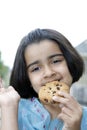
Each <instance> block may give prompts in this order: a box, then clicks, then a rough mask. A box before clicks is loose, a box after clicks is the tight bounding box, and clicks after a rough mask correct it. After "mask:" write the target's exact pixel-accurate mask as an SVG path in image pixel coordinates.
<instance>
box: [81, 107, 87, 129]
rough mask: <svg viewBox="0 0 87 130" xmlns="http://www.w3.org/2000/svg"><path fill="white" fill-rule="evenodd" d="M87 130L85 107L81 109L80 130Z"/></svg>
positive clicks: (86, 108)
mask: <svg viewBox="0 0 87 130" xmlns="http://www.w3.org/2000/svg"><path fill="white" fill-rule="evenodd" d="M86 129H87V107H83V115H82V123H81V130H86Z"/></svg>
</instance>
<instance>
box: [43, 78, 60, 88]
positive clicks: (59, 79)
mask: <svg viewBox="0 0 87 130" xmlns="http://www.w3.org/2000/svg"><path fill="white" fill-rule="evenodd" d="M53 81H60V79H52V80H48V81H46V82H44V83H43V84H42V86H44V85H45V84H47V83H50V82H53Z"/></svg>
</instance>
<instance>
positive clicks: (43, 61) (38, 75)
mask: <svg viewBox="0 0 87 130" xmlns="http://www.w3.org/2000/svg"><path fill="white" fill-rule="evenodd" d="M83 71H84V63H83V60H82V58H81V57H80V55H79V54H78V53H77V51H76V50H75V49H74V48H73V46H72V45H71V43H70V42H69V41H68V40H67V39H66V38H65V37H64V36H63V35H62V34H60V33H59V32H57V31H55V30H52V29H36V30H34V31H32V32H30V33H29V34H28V35H27V36H25V37H24V38H23V39H22V41H21V43H20V45H19V47H18V50H17V53H16V57H15V61H14V66H13V69H12V73H11V78H10V87H8V89H4V88H3V87H2V88H1V89H0V106H1V110H2V111H1V114H2V125H1V130H86V129H87V108H86V107H82V106H81V105H80V104H79V103H78V102H77V101H76V100H75V99H74V97H72V96H71V95H70V94H67V93H64V92H60V93H58V94H59V95H60V96H62V97H59V96H54V97H53V100H54V101H56V102H59V104H58V105H44V104H42V103H41V102H40V101H39V99H38V93H39V90H40V88H41V87H42V86H43V85H45V84H46V83H48V82H51V81H54V80H58V81H60V82H64V83H66V84H67V85H68V86H69V87H71V85H72V84H73V83H74V82H76V81H78V80H79V78H80V77H81V76H82V74H83Z"/></svg>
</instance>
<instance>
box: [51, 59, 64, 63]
mask: <svg viewBox="0 0 87 130" xmlns="http://www.w3.org/2000/svg"><path fill="white" fill-rule="evenodd" d="M61 61H62V60H60V59H54V60H53V61H52V63H53V64H57V63H59V62H61Z"/></svg>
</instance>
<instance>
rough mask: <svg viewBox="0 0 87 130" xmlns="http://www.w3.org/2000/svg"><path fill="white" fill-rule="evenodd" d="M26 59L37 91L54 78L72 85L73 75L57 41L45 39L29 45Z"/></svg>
mask: <svg viewBox="0 0 87 130" xmlns="http://www.w3.org/2000/svg"><path fill="white" fill-rule="evenodd" d="M25 60H26V65H27V67H28V69H27V72H28V76H29V79H30V82H31V84H32V87H33V88H34V90H35V91H36V92H37V93H38V92H39V89H40V88H41V86H43V85H45V84H46V83H48V82H51V81H54V80H58V81H61V82H64V83H66V84H67V85H68V86H71V84H72V76H71V74H70V72H69V70H68V67H67V63H66V60H65V58H64V56H63V53H62V52H61V50H60V48H59V46H58V45H57V43H56V42H54V41H51V40H43V41H41V42H40V43H33V44H32V45H29V46H28V47H27V48H26V51H25Z"/></svg>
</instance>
